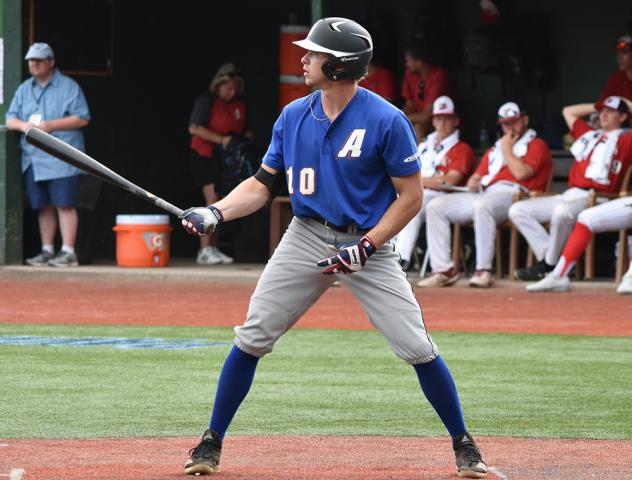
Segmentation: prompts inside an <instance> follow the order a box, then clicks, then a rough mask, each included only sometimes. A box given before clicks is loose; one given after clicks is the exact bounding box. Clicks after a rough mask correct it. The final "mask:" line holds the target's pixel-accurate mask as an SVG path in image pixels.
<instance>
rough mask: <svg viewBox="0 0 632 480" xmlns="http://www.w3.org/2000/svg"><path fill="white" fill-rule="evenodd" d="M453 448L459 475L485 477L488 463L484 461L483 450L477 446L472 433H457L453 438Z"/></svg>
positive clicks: (463, 476) (462, 476)
mask: <svg viewBox="0 0 632 480" xmlns="http://www.w3.org/2000/svg"><path fill="white" fill-rule="evenodd" d="M452 448H453V449H454V456H455V457H456V467H457V473H458V475H459V477H461V478H485V476H486V475H487V465H485V462H483V458H482V457H481V451H480V450H479V449H478V447H477V446H476V443H475V442H474V439H473V438H472V435H470V434H469V433H467V432H465V433H462V434H461V435H457V436H456V437H454V439H453V440H452Z"/></svg>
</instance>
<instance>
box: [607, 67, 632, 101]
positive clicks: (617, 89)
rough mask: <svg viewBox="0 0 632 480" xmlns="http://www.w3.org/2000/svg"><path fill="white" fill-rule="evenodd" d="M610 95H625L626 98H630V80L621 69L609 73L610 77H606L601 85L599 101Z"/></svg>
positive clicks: (631, 89) (631, 92) (631, 85)
mask: <svg viewBox="0 0 632 480" xmlns="http://www.w3.org/2000/svg"><path fill="white" fill-rule="evenodd" d="M611 95H616V96H617V97H625V98H627V99H628V100H632V80H630V79H629V78H628V76H627V75H626V73H625V72H624V71H623V70H619V71H617V72H615V73H613V74H612V75H610V78H608V80H607V81H606V84H605V85H604V87H603V90H602V92H601V96H600V97H599V101H602V100H604V99H605V98H607V97H610V96H611Z"/></svg>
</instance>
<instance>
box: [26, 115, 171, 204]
mask: <svg viewBox="0 0 632 480" xmlns="http://www.w3.org/2000/svg"><path fill="white" fill-rule="evenodd" d="M24 138H25V139H26V141H27V142H29V143H30V144H31V145H33V146H35V147H37V148H39V149H40V150H43V151H45V152H46V153H48V154H50V155H52V156H53V157H57V158H59V159H60V160H63V161H64V162H66V163H69V164H70V165H74V166H75V167H77V168H79V169H81V170H83V171H84V172H88V173H89V174H91V175H94V176H95V177H98V178H100V179H101V180H105V181H106V182H110V183H111V184H112V185H116V186H117V187H119V188H122V189H123V190H127V191H128V192H130V193H132V194H134V195H136V196H138V197H140V198H142V199H143V200H147V201H148V202H150V203H153V204H154V205H156V206H157V207H158V208H162V209H163V210H166V211H167V212H169V213H171V214H172V215H176V216H179V215H181V214H182V210H181V209H179V208H178V207H176V206H175V205H172V204H170V203H169V202H167V201H165V200H163V199H162V198H160V197H157V196H156V195H154V194H153V193H150V192H148V191H147V190H145V189H143V188H140V187H139V186H138V185H135V184H133V183H132V182H130V181H129V180H127V179H126V178H123V177H121V176H120V175H119V174H118V173H116V172H113V171H112V170H110V169H109V168H108V167H106V166H105V165H103V164H101V163H99V162H97V161H96V160H95V159H94V158H92V157H90V156H88V155H86V154H85V153H83V152H82V151H81V150H77V149H76V148H75V147H73V146H71V145H68V144H67V143H65V142H63V141H61V140H60V139H59V138H56V137H53V136H52V135H50V134H48V133H46V132H44V131H42V130H40V129H39V128H36V127H31V128H29V129H28V131H27V132H26V134H25V135H24Z"/></svg>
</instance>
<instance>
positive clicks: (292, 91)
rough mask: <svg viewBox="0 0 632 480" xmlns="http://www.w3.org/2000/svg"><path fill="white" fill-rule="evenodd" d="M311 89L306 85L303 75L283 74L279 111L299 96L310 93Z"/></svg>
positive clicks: (280, 82) (280, 78) (280, 80)
mask: <svg viewBox="0 0 632 480" xmlns="http://www.w3.org/2000/svg"><path fill="white" fill-rule="evenodd" d="M309 92H310V89H309V87H308V86H307V85H305V78H303V76H302V75H300V76H298V75H281V76H280V77H279V111H281V110H283V107H285V106H286V105H287V104H288V103H290V102H291V101H293V100H296V99H297V98H301V97H304V96H305V95H309Z"/></svg>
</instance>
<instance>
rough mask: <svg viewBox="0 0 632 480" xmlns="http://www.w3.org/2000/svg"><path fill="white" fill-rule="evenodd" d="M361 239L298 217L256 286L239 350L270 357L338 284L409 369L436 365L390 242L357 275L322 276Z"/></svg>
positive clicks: (239, 336)
mask: <svg viewBox="0 0 632 480" xmlns="http://www.w3.org/2000/svg"><path fill="white" fill-rule="evenodd" d="M360 238H361V235H359V234H349V233H340V232H338V231H336V230H333V229H331V228H327V227H325V226H324V225H322V224H320V223H319V222H317V221H316V220H312V219H300V218H296V217H295V218H294V219H293V220H292V222H291V223H290V225H289V227H288V229H287V231H286V232H285V234H284V235H283V238H282V239H281V242H280V243H279V245H278V247H277V249H276V250H275V252H274V254H273V255H272V258H270V260H269V261H268V264H267V265H266V268H265V269H264V271H263V274H262V275H261V278H260V279H259V282H258V283H257V287H256V289H255V291H254V293H253V295H252V298H251V299H250V306H249V308H248V314H247V318H246V322H245V323H244V325H243V326H241V327H236V328H235V333H236V339H235V344H236V345H237V347H239V348H240V349H241V350H243V351H244V352H246V353H249V354H251V355H254V356H257V357H262V356H263V355H265V354H267V353H269V352H271V351H272V348H273V346H274V344H275V342H276V341H277V340H278V339H279V337H280V336H281V335H283V334H284V333H285V332H286V331H287V330H289V329H290V328H291V327H292V326H293V325H294V324H295V323H296V322H297V321H298V319H299V318H300V317H301V316H302V315H303V314H304V313H305V312H306V311H307V310H308V309H309V308H310V307H311V306H312V305H314V303H316V301H317V300H318V299H319V298H320V297H321V295H322V294H323V293H325V291H326V290H327V289H328V288H329V287H330V286H331V284H332V283H333V282H334V281H335V280H336V279H339V280H341V282H342V283H343V284H344V285H345V286H346V287H348V288H349V290H350V291H351V293H352V294H353V295H354V296H355V297H356V299H357V300H358V301H359V302H360V305H361V307H362V309H363V310H364V312H365V314H366V315H367V317H368V319H369V321H370V322H371V323H372V324H373V326H374V327H375V328H376V329H377V330H379V331H380V332H381V333H382V335H384V337H385V339H386V341H387V342H388V344H389V345H390V347H391V349H392V350H393V351H394V352H395V354H396V355H397V356H398V357H399V358H401V359H402V360H404V361H406V362H407V363H409V364H411V365H414V364H418V363H427V362H430V361H432V360H434V359H435V358H436V357H437V356H438V355H439V352H438V350H437V346H436V345H435V343H434V342H433V341H432V339H431V337H430V335H429V334H428V332H427V331H426V327H425V325H424V321H423V316H422V313H421V308H420V306H419V303H418V302H417V300H416V298H415V296H414V294H413V290H412V287H411V285H410V283H409V282H408V280H407V278H406V274H405V272H403V271H402V269H401V267H400V266H399V264H398V260H399V255H398V254H397V253H395V251H394V249H393V246H392V244H391V243H390V242H389V243H387V244H385V245H383V246H382V247H380V248H379V249H378V251H377V252H375V253H374V254H373V255H372V256H371V257H370V258H369V259H368V261H367V263H366V266H365V267H364V268H363V269H362V270H361V271H359V272H356V273H353V274H338V275H324V274H322V273H321V268H319V267H317V266H316V264H317V263H318V262H319V261H320V260H323V259H325V258H327V257H331V256H333V255H335V254H336V251H337V250H338V249H339V248H341V247H342V246H344V245H350V244H354V243H357V242H358V241H359V240H360ZM341 310H343V311H344V306H342V305H341Z"/></svg>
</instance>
